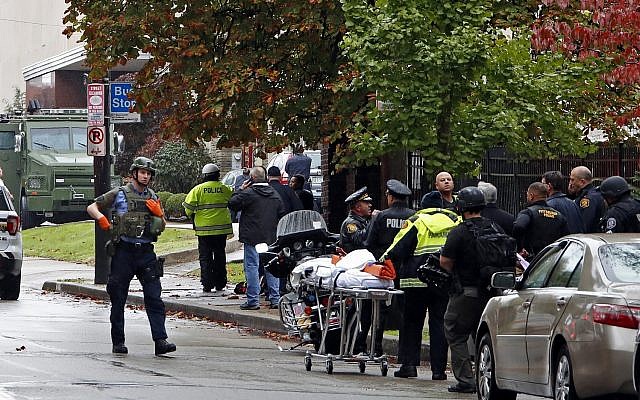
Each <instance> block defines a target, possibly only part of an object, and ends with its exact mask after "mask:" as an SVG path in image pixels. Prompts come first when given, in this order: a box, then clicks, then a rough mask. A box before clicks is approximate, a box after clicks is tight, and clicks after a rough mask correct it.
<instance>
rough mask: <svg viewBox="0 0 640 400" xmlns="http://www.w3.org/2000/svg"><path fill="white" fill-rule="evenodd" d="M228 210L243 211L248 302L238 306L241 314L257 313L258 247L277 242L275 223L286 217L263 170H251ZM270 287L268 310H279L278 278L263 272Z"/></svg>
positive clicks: (242, 231) (242, 223) (280, 202)
mask: <svg viewBox="0 0 640 400" xmlns="http://www.w3.org/2000/svg"><path fill="white" fill-rule="evenodd" d="M229 208H230V209H231V210H235V211H242V218H240V226H239V240H240V242H241V243H243V244H244V274H245V277H246V279H247V302H246V303H244V304H242V305H241V306H240V308H241V309H243V310H258V309H260V278H259V274H258V268H259V266H260V260H259V257H258V252H257V251H256V247H255V246H256V244H258V243H267V244H269V243H273V242H275V240H276V229H277V227H278V221H279V220H280V218H281V217H282V216H283V215H284V214H285V212H284V206H283V205H282V200H281V199H280V196H279V195H278V193H277V192H276V191H275V190H274V189H273V188H272V187H271V186H269V184H268V183H267V182H266V179H265V171H264V168H262V167H254V168H252V169H251V172H250V178H249V180H247V181H246V182H245V183H243V184H242V187H241V190H240V191H238V192H236V193H234V194H233V196H231V199H230V200H229ZM265 274H266V278H267V285H268V287H269V301H270V302H271V308H278V301H279V299H280V291H279V286H280V282H279V280H278V278H276V277H274V276H273V275H271V273H269V272H268V271H265Z"/></svg>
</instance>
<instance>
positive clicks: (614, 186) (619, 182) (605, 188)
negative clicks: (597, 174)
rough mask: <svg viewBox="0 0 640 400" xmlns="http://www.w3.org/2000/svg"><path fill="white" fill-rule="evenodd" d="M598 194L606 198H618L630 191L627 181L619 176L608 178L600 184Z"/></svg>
mask: <svg viewBox="0 0 640 400" xmlns="http://www.w3.org/2000/svg"><path fill="white" fill-rule="evenodd" d="M599 190H600V193H602V195H603V196H606V197H620V196H622V195H623V194H625V193H628V192H630V191H631V188H630V187H629V184H628V183H627V181H626V180H625V179H624V178H623V177H621V176H617V175H616V176H610V177H608V178H607V179H605V180H604V181H602V183H601V184H600V188H599Z"/></svg>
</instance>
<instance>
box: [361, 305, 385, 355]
mask: <svg viewBox="0 0 640 400" xmlns="http://www.w3.org/2000/svg"><path fill="white" fill-rule="evenodd" d="M388 308H389V307H388V306H387V305H386V304H385V303H381V304H380V320H379V325H378V329H377V330H376V342H375V343H374V345H373V352H374V354H375V355H376V356H380V355H382V353H383V351H382V338H383V335H384V325H385V319H386V317H387V311H388ZM354 311H355V310H354ZM372 322H373V301H372V300H363V301H362V309H361V310H360V330H359V331H358V333H357V336H356V343H355V346H354V348H353V352H354V353H355V354H358V353H362V352H365V353H368V352H369V349H370V347H367V336H368V335H369V330H371V325H372Z"/></svg>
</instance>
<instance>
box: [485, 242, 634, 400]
mask: <svg viewBox="0 0 640 400" xmlns="http://www.w3.org/2000/svg"><path fill="white" fill-rule="evenodd" d="M505 278H506V281H507V282H509V281H510V282H509V283H505ZM492 281H493V284H494V286H496V287H499V288H503V289H504V288H509V287H511V289H509V290H506V291H505V294H504V295H503V296H498V297H494V298H492V299H491V300H490V301H489V303H488V304H487V306H486V308H485V310H484V313H483V314H482V318H481V320H480V324H479V326H478V332H477V336H476V344H477V345H476V350H477V351H476V357H477V358H476V360H477V370H476V378H477V379H476V382H477V385H478V397H479V398H480V399H481V400H494V399H515V397H516V393H518V392H520V393H529V394H534V395H539V396H547V397H553V398H555V399H558V400H561V399H568V400H572V399H579V398H585V397H591V396H599V395H605V394H634V393H635V390H634V387H633V373H632V369H633V352H634V345H633V344H634V340H635V335H636V330H637V329H638V320H639V318H640V235H638V234H613V235H612V234H589V235H572V236H567V237H564V238H561V239H559V240H557V241H556V242H554V243H552V244H551V245H549V246H547V247H546V248H545V249H544V250H543V251H542V252H541V253H540V254H539V255H538V256H537V257H536V259H535V260H534V261H533V262H532V263H531V265H530V266H529V268H527V270H526V271H525V273H524V275H523V277H522V279H521V280H520V281H519V282H517V283H515V285H514V286H511V284H513V282H514V279H513V275H512V274H509V273H500V274H496V275H494V277H493V280H492ZM500 281H502V283H500Z"/></svg>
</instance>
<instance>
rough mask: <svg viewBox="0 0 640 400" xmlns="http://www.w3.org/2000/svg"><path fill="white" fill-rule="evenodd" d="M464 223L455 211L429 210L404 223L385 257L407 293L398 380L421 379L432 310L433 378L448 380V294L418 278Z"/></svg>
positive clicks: (418, 213) (430, 340)
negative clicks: (419, 369)
mask: <svg viewBox="0 0 640 400" xmlns="http://www.w3.org/2000/svg"><path fill="white" fill-rule="evenodd" d="M460 222H461V218H460V217H459V216H458V215H457V214H456V213H455V212H453V211H451V210H446V209H441V208H426V209H424V210H420V211H418V212H416V213H415V214H414V215H413V216H411V217H409V219H408V220H407V221H405V223H404V226H403V227H402V229H401V230H400V232H398V234H397V235H396V237H395V239H394V241H393V243H392V244H391V246H390V247H389V248H388V249H387V251H386V253H385V254H384V255H383V258H384V257H389V258H390V259H391V261H392V262H393V264H394V265H395V266H396V268H398V276H399V278H400V289H401V290H403V291H404V312H403V320H402V325H401V327H400V338H399V343H398V362H399V363H401V364H402V366H401V367H400V369H399V370H398V371H396V372H394V374H393V375H394V376H395V377H399V378H412V377H416V376H418V373H417V369H416V366H418V365H420V347H421V345H422V328H423V327H424V320H425V317H426V313H427V309H428V310H429V344H430V349H429V354H430V360H431V379H433V380H444V379H447V375H446V373H445V368H446V366H447V340H446V338H445V336H444V313H445V311H446V309H447V302H448V300H449V298H448V293H446V292H444V291H443V290H442V289H439V288H436V287H428V286H427V284H425V283H423V282H422V281H420V280H419V279H418V267H419V266H421V265H423V264H424V263H426V261H427V258H428V257H429V255H430V254H433V253H436V252H438V251H439V250H440V247H442V245H443V244H444V243H445V241H446V238H447V234H448V233H449V231H450V230H451V229H453V228H454V227H455V226H457V225H458V224H459V223H460Z"/></svg>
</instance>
